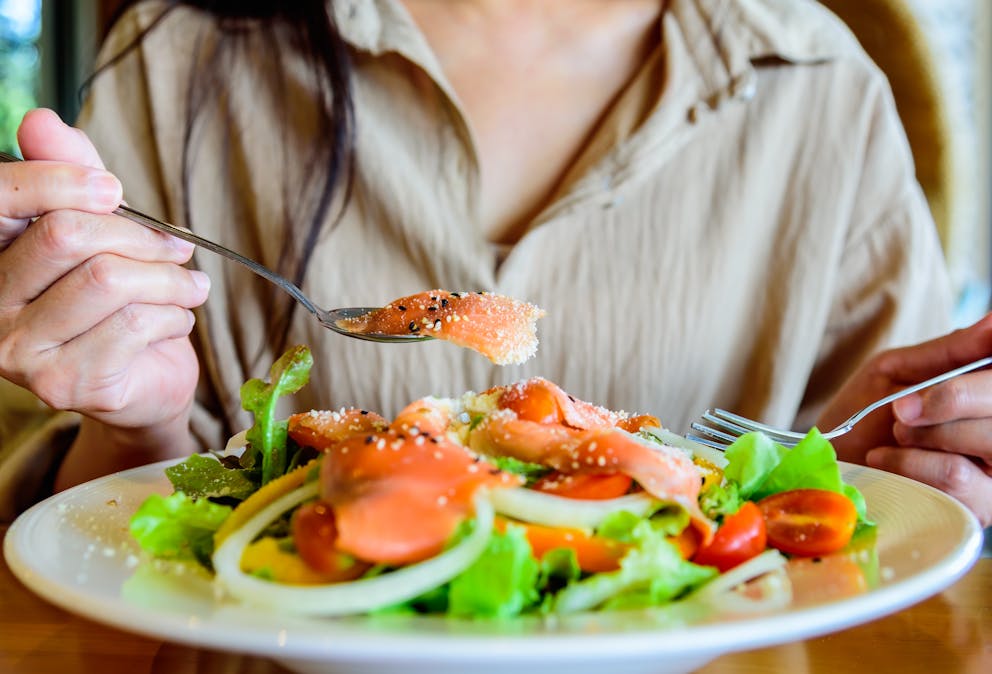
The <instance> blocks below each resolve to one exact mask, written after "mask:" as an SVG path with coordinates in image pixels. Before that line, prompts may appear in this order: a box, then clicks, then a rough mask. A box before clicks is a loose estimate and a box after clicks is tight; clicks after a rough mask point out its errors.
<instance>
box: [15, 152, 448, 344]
mask: <svg viewBox="0 0 992 674" xmlns="http://www.w3.org/2000/svg"><path fill="white" fill-rule="evenodd" d="M19 161H23V160H21V159H20V158H18V157H15V156H14V155H12V154H7V153H6V152H0V162H19ZM114 215H119V216H121V217H124V218H127V219H128V220H131V221H132V222H136V223H138V224H139V225H144V226H145V227H148V228H149V229H154V230H156V231H159V232H164V233H166V234H171V235H172V236H174V237H176V238H178V239H183V240H184V241H189V242H190V243H192V244H195V245H197V246H200V247H201V248H206V249H207V250H209V251H211V252H214V253H217V254H218V255H222V256H224V257H226V258H228V259H230V260H234V261H235V262H239V263H241V264H243V265H244V266H245V267H247V268H248V269H250V270H251V271H253V272H255V273H256V274H258V275H259V276H261V277H262V278H264V279H265V280H267V281H271V282H272V283H274V284H275V285H277V286H279V288H281V289H282V290H284V291H285V292H287V293H288V294H289V295H290V296H291V297H292V298H293V299H294V300H296V301H297V302H299V303H300V305H301V306H302V307H303V308H304V309H306V310H307V311H309V312H310V313H311V314H313V315H314V317H315V318H316V319H317V320H318V321H319V322H320V324H321V325H323V326H324V327H325V328H329V329H331V330H333V331H334V332H336V333H338V334H341V335H345V336H346V337H353V338H355V339H363V340H366V341H369V342H382V343H399V342H421V341H425V340H428V339H433V337H430V336H429V335H422V334H416V335H413V334H404V335H388V334H384V333H378V332H369V333H357V332H351V331H350V330H348V329H346V328H343V327H341V326H340V325H338V321H340V320H343V319H346V318H356V317H358V316H363V315H365V314H367V313H369V312H371V311H375V310H376V309H377V308H378V307H344V308H340V309H322V308H320V307H318V306H317V305H316V304H314V302H313V300H311V299H310V298H309V297H307V295H306V294H304V292H303V291H302V290H300V288H299V287H298V286H297V285H296V284H294V283H293V282H292V281H290V280H289V279H287V278H285V277H283V276H281V275H280V274H277V273H276V272H274V271H272V270H271V269H269V268H268V267H266V266H264V265H262V264H260V263H258V262H255V260H252V259H249V258H247V257H245V256H244V255H241V254H240V253H236V252H234V251H233V250H231V249H229V248H225V247H224V246H222V245H220V244H219V243H214V242H213V241H211V240H209V239H204V238H203V237H202V236H199V235H197V234H194V233H193V232H191V231H189V230H188V229H183V228H181V227H176V226H175V225H171V224H169V223H167V222H162V221H161V220H157V219H156V218H153V217H151V216H150V215H146V214H144V213H142V212H141V211H138V210H135V209H133V208H131V207H129V206H127V205H125V204H121V205H120V206H118V207H117V209H116V210H114Z"/></svg>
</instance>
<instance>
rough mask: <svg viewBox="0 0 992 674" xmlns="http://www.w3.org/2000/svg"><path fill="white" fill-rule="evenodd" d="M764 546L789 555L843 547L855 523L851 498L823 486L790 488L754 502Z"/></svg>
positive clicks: (828, 551) (826, 552)
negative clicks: (761, 523)
mask: <svg viewBox="0 0 992 674" xmlns="http://www.w3.org/2000/svg"><path fill="white" fill-rule="evenodd" d="M758 507H759V508H760V509H761V512H762V515H763V516H764V518H765V526H766V528H767V530H768V545H769V546H771V547H773V548H776V549H778V550H781V551H782V552H785V553H788V554H790V555H798V556H801V557H821V556H823V555H829V554H831V553H834V552H837V551H838V550H841V549H843V548H844V546H846V545H847V544H848V543H849V542H850V540H851V536H852V535H853V534H854V528H855V527H856V526H857V523H858V512H857V510H856V509H855V507H854V503H853V502H852V501H851V499H849V498H847V497H846V496H844V495H843V494H839V493H837V492H834V491H828V490H826V489H793V490H791V491H784V492H781V493H778V494H772V495H771V496H766V497H765V498H763V499H761V501H759V502H758Z"/></svg>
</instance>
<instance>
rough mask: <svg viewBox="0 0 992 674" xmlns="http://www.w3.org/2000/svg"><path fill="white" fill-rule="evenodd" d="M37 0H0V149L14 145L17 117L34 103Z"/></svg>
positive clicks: (36, 77)
mask: <svg viewBox="0 0 992 674" xmlns="http://www.w3.org/2000/svg"><path fill="white" fill-rule="evenodd" d="M40 33H41V0H0V91H2V92H3V96H0V150H3V151H6V152H12V151H14V150H15V149H16V147H17V142H16V132H17V125H18V124H20V121H21V117H23V116H24V113H25V112H27V111H28V110H30V109H31V108H33V107H35V106H37V104H38V100H37V86H36V82H37V80H38V71H39V62H40V59H39V54H38V51H39V50H38V38H39V35H40Z"/></svg>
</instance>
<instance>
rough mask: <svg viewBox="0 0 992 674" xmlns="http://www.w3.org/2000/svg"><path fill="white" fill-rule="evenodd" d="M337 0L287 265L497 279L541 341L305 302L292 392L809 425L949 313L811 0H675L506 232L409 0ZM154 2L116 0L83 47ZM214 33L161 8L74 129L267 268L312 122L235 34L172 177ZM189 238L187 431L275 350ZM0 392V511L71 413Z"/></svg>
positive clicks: (162, 211)
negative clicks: (451, 338) (112, 16)
mask: <svg viewBox="0 0 992 674" xmlns="http://www.w3.org/2000/svg"><path fill="white" fill-rule="evenodd" d="M335 4H336V9H337V15H338V17H339V22H340V28H341V31H342V33H343V35H344V36H345V38H346V40H347V41H348V42H349V43H350V45H351V48H352V51H353V56H354V66H355V73H354V95H355V110H356V118H357V133H356V157H355V175H354V185H353V190H352V193H351V199H350V201H349V202H348V204H347V207H346V210H345V212H344V215H343V217H342V218H341V220H340V222H338V223H337V224H336V225H335V226H333V227H331V226H328V227H326V228H325V229H324V231H323V232H322V234H321V236H320V238H319V240H318V241H317V242H316V245H315V248H314V250H313V262H312V264H311V265H310V268H309V272H308V274H307V276H306V279H305V282H304V289H305V290H306V291H307V292H309V293H311V294H312V296H313V298H314V300H315V301H316V302H317V303H318V304H321V305H324V306H327V307H337V306H351V305H370V304H379V303H384V302H386V301H388V300H391V299H394V298H397V297H401V296H403V295H406V294H410V293H413V292H417V291H420V290H426V289H429V288H435V287H440V288H446V289H449V290H490V291H494V292H499V293H503V294H508V295H511V296H514V297H518V298H520V299H525V300H529V301H531V302H534V303H536V304H538V305H539V306H541V307H542V308H544V309H545V310H546V311H547V317H546V318H544V319H543V320H542V321H541V322H540V323H539V337H540V340H541V344H540V348H539V350H538V354H537V356H536V357H535V358H533V359H531V360H530V361H528V362H527V363H525V364H523V365H521V366H512V367H497V366H494V365H492V364H491V363H490V362H489V361H487V360H486V359H484V358H482V357H481V356H479V355H477V354H475V353H473V352H469V351H465V350H461V349H458V348H456V347H454V346H452V345H450V344H446V343H440V342H435V343H428V344H421V345H416V346H383V345H375V344H370V343H365V342H360V341H357V340H351V339H346V338H342V337H339V336H337V335H335V334H333V333H331V332H328V331H327V330H325V329H324V328H322V327H320V326H319V325H318V324H317V322H316V321H315V320H313V318H312V317H310V316H309V315H308V314H306V312H303V311H300V312H298V313H297V315H296V317H295V322H294V323H293V325H292V329H291V334H290V343H302V344H308V345H310V347H311V348H312V349H313V352H314V358H315V361H316V365H315V367H314V371H313V374H312V378H311V382H310V384H309V386H308V387H307V388H305V389H304V390H303V391H301V392H300V393H299V394H297V395H296V396H295V397H294V399H293V401H292V402H291V405H292V407H293V408H295V409H309V408H327V407H338V406H342V405H356V406H361V407H364V408H369V409H375V410H378V411H380V412H381V413H383V414H385V415H391V414H394V413H395V412H396V411H398V409H399V408H401V407H402V406H403V405H404V404H406V403H407V402H409V401H411V400H413V399H416V398H418V397H421V396H424V395H428V394H437V395H455V394H459V393H461V392H463V391H466V390H476V391H478V390H481V389H485V388H487V387H489V386H492V385H495V384H502V383H508V382H512V381H514V380H517V379H520V378H524V377H529V376H532V375H542V376H544V377H547V378H549V379H551V380H553V381H556V382H558V383H559V384H561V385H562V386H563V387H564V388H565V389H566V390H567V391H569V392H570V393H572V394H574V395H575V396H578V397H580V398H584V399H587V400H591V401H594V402H597V403H600V404H603V405H606V406H609V407H611V408H614V409H623V410H627V411H631V412H634V411H637V412H651V413H654V414H656V415H657V416H659V417H660V418H661V419H662V420H663V422H665V424H666V425H668V426H669V427H671V428H672V429H674V430H676V431H685V430H686V428H687V426H688V424H689V422H690V421H691V420H692V419H693V418H694V417H696V416H697V415H698V414H699V413H701V412H702V411H703V410H705V409H706V408H707V407H710V406H713V405H719V406H721V407H725V408H729V409H732V410H736V411H738V412H741V413H743V414H745V415H750V416H754V417H759V418H761V419H764V420H766V421H769V422H772V423H776V424H785V425H789V424H793V423H796V424H798V425H808V424H810V423H812V421H813V419H814V418H815V415H816V413H817V411H818V409H819V408H820V407H821V405H822V404H823V403H824V402H825V401H826V399H827V398H828V397H829V396H830V395H831V394H832V393H833V392H834V391H835V390H836V389H837V387H838V386H839V385H840V384H841V382H842V381H843V380H844V379H845V378H846V377H847V376H848V375H849V374H850V373H851V372H852V370H853V369H854V368H855V367H856V366H857V364H858V363H860V362H861V361H863V360H864V359H865V358H866V357H867V356H869V355H870V354H872V353H874V352H876V351H878V350H880V349H883V348H886V347H890V346H893V345H897V344H906V343H912V342H916V341H919V340H921V339H924V338H928V337H930V336H933V335H935V334H937V333H940V332H942V331H945V330H946V329H947V328H948V326H949V313H950V311H949V308H950V304H951V299H950V292H949V283H948V280H947V277H946V272H945V269H944V267H943V258H942V255H941V251H940V248H939V243H938V240H937V236H936V233H935V231H934V226H933V222H932V220H931V218H930V215H929V213H928V211H927V207H926V204H925V202H924V198H923V196H922V194H921V191H920V189H919V187H918V185H917V184H916V182H915V180H914V177H913V166H912V160H911V157H910V153H909V149H908V145H907V143H906V139H905V137H904V134H903V131H902V129H901V127H900V124H899V120H898V117H897V115H896V111H895V108H894V106H893V103H892V99H891V96H890V92H889V89H888V86H887V84H886V81H885V79H884V77H883V76H882V75H881V74H880V72H879V71H878V70H877V69H876V68H875V66H874V65H873V64H872V63H871V62H870V61H869V59H868V58H867V57H866V56H865V55H864V53H863V52H862V51H861V49H860V48H859V47H858V45H857V43H856V42H855V40H854V39H853V37H852V36H851V35H850V34H849V33H848V32H847V31H846V29H845V28H844V27H843V26H842V25H841V24H840V23H839V22H838V21H837V20H836V19H835V18H834V17H832V16H831V15H830V14H828V13H827V12H826V11H825V10H824V9H822V8H821V7H820V6H819V5H818V4H816V3H815V2H811V1H806V0H672V1H671V2H670V3H669V9H668V11H667V12H666V13H665V15H664V18H663V19H662V21H661V25H660V26H659V29H660V31H661V34H662V40H661V46H660V47H659V49H658V52H657V53H656V54H655V56H654V58H652V59H651V60H650V61H649V62H648V63H647V64H646V65H645V66H644V68H643V71H642V72H641V73H640V75H638V76H637V78H636V79H635V80H634V81H633V82H632V83H631V84H630V86H629V87H628V88H627V89H626V90H625V92H624V94H623V95H622V97H621V98H620V99H619V100H618V101H617V102H616V104H615V106H614V108H613V109H612V111H611V112H610V114H609V115H608V116H607V117H606V118H605V119H604V120H603V122H602V124H601V126H600V127H599V128H598V129H597V130H596V132H595V133H594V135H593V136H592V137H591V139H590V141H589V143H588V146H587V147H586V148H585V150H584V152H583V153H582V154H581V156H580V157H578V158H577V160H576V162H575V165H574V166H573V167H572V168H571V170H570V171H569V173H568V176H567V179H566V180H565V181H564V183H563V185H562V186H561V188H560V190H559V192H558V193H557V194H555V195H554V196H553V198H552V199H551V200H550V201H549V204H548V205H547V207H546V208H545V209H544V211H543V212H542V213H540V214H539V215H538V216H537V217H536V218H535V219H534V220H533V222H532V223H530V226H529V228H528V229H527V231H526V233H525V234H524V236H523V237H522V238H521V239H520V240H519V241H518V242H517V243H516V244H514V245H512V246H509V247H505V246H500V245H496V244H495V243H493V242H492V241H489V240H487V239H486V237H485V235H484V234H483V233H482V232H481V229H480V226H479V225H478V223H477V219H476V217H475V213H476V208H477V202H478V186H479V180H478V166H477V164H476V162H475V151H474V148H473V136H472V130H471V128H470V127H469V124H468V122H467V121H466V118H465V117H464V115H463V114H462V111H461V109H460V106H459V102H458V100H457V99H456V97H455V96H454V95H453V93H452V90H451V87H450V86H448V84H447V83H446V81H445V77H444V73H442V72H441V71H440V69H439V67H438V64H437V61H436V59H435V57H434V56H433V54H432V53H431V50H430V48H429V46H428V44H427V43H426V41H425V40H424V38H423V36H422V34H421V32H420V31H419V30H418V29H417V27H416V25H415V24H414V23H413V22H412V21H411V19H410V17H409V15H408V14H407V13H406V11H405V10H404V8H403V6H402V5H401V4H400V3H399V2H398V1H397V0H345V1H343V2H337V3H335ZM161 7H162V5H161V4H159V3H156V2H153V3H148V4H143V5H142V6H140V7H139V8H138V9H137V10H134V11H131V12H130V13H129V14H128V15H127V16H126V17H125V19H124V20H123V21H121V22H120V24H119V25H118V26H117V28H116V29H115V31H114V32H113V34H112V35H111V37H110V39H109V42H108V44H107V46H106V48H105V51H104V58H105V59H106V58H108V57H109V56H110V55H113V54H115V53H117V52H119V51H120V50H121V49H122V48H123V47H124V46H125V45H127V44H129V43H130V42H131V41H132V40H133V38H134V36H135V35H137V34H138V33H139V32H140V31H141V30H143V29H144V28H146V27H147V26H149V25H150V24H151V22H152V21H153V19H154V18H155V17H156V16H157V14H158V13H159V12H160V11H161ZM217 36H218V33H217V31H216V28H215V26H214V25H213V23H212V21H211V20H210V19H209V18H207V17H206V16H205V15H203V14H200V13H197V12H195V11H193V10H188V9H181V10H177V11H174V12H172V13H171V14H169V15H168V17H167V18H166V19H165V20H164V21H162V22H161V23H160V24H159V25H158V26H157V27H156V28H154V29H153V30H152V31H151V33H150V34H149V35H148V36H147V37H146V38H145V40H144V41H143V42H142V43H141V44H140V46H138V47H137V49H135V50H134V51H133V52H131V53H130V54H129V55H128V56H126V57H125V58H124V59H123V60H122V61H121V62H119V63H117V64H116V65H114V66H113V67H112V68H111V69H109V70H108V71H106V72H105V73H104V74H102V75H101V76H99V77H98V78H97V79H96V81H95V84H94V86H93V88H92V91H91V95H90V97H89V100H88V101H87V105H86V108H85V110H84V113H83V115H82V119H81V120H80V125H81V126H82V127H83V128H84V129H85V130H86V132H87V133H88V134H90V136H91V138H92V139H93V140H94V142H95V143H96V145H97V147H98V148H99V149H100V151H101V153H102V154H103V157H104V159H105V160H106V163H107V165H108V167H109V168H110V169H111V170H113V171H114V172H116V174H117V175H118V176H120V177H121V178H122V180H123V183H124V185H125V194H126V198H127V199H128V201H129V202H130V203H131V204H132V205H134V206H136V207H138V208H140V209H142V210H145V211H147V212H149V213H152V214H156V215H158V216H160V217H162V218H165V219H168V220H170V221H171V222H173V223H176V224H179V225H184V226H188V227H190V228H192V229H194V230H195V231H197V232H199V233H201V234H203V235H205V236H207V237H210V238H213V239H215V240H217V241H220V242H222V243H224V244H225V245H228V246H230V247H232V248H234V249H236V250H239V251H240V252H242V253H244V254H246V255H248V256H251V257H254V258H256V259H258V260H261V261H263V262H265V263H266V264H269V265H271V266H275V265H276V264H277V263H278V251H279V246H280V244H281V241H282V237H284V236H285V230H284V222H285V214H286V213H287V212H292V209H293V207H294V206H295V205H296V203H297V199H298V198H299V194H298V190H297V189H295V187H296V186H300V185H303V184H305V182H306V179H307V177H308V170H309V169H308V168H307V166H306V165H305V162H302V161H299V158H300V157H305V156H306V153H307V150H308V148H309V147H311V146H312V144H314V143H319V142H321V139H320V138H319V137H316V134H315V132H314V130H313V129H314V123H313V116H312V115H311V114H309V113H308V111H310V110H312V105H313V101H312V98H313V90H314V85H313V82H312V80H311V79H310V77H309V73H308V71H307V69H306V68H305V67H304V65H303V63H302V61H301V60H300V59H299V58H298V57H296V56H294V55H292V54H290V53H289V52H288V51H285V50H284V51H277V50H274V49H273V48H272V47H271V46H268V47H267V46H265V45H264V44H263V43H262V42H261V38H260V37H258V36H252V35H250V34H249V35H247V36H244V39H245V44H244V48H243V49H241V50H239V51H236V52H235V53H234V56H233V57H232V58H231V60H230V62H229V63H227V65H226V66H225V73H226V76H227V77H226V79H225V81H224V82H223V85H224V86H226V87H227V90H226V91H225V92H224V94H223V95H222V96H220V97H219V98H218V104H217V105H215V106H213V107H208V108H207V112H206V113H205V114H206V116H205V119H204V122H203V123H202V124H201V125H200V126H199V127H197V129H196V132H195V133H194V135H193V136H192V143H193V147H194V154H193V172H192V174H191V180H190V181H189V185H190V187H191V189H190V191H189V192H188V193H185V191H184V187H183V181H182V179H181V172H180V157H181V147H182V143H183V133H184V121H185V105H186V91H187V83H188V79H189V72H190V69H191V68H194V67H196V66H195V61H196V58H197V57H196V54H198V53H200V54H202V53H204V51H205V50H209V49H210V48H211V46H212V45H213V44H214V42H215V40H216V39H217ZM274 75H279V77H276V76H274ZM285 115H289V124H288V125H286V124H285V122H284V119H285V118H284V116H285ZM287 166H288V169H287V168H286V167H287ZM287 184H288V185H290V186H293V189H286V185H287ZM184 198H186V199H188V200H189V204H190V209H189V213H190V215H191V217H190V218H189V219H187V217H186V211H185V210H184V208H183V199H184ZM194 263H195V264H196V265H197V266H198V267H199V268H201V269H203V270H205V271H206V272H208V273H209V275H210V277H211V279H212V281H213V288H212V291H211V295H210V299H209V300H208V301H207V303H206V305H205V306H204V307H203V308H202V310H201V311H200V313H199V320H198V323H197V326H196V333H195V341H196V344H197V345H198V348H199V349H200V353H201V363H202V366H203V367H202V382H201V387H200V391H199V402H200V405H199V407H198V408H197V410H196V413H195V415H194V430H195V432H196V433H197V434H198V436H199V437H200V438H202V440H203V443H204V446H205V447H221V446H222V445H223V442H224V439H225V437H226V436H227V434H229V433H232V432H234V431H237V430H239V429H241V428H243V427H245V426H246V425H247V424H248V423H249V418H248V417H247V416H246V413H244V412H243V411H241V409H240V404H239V400H238V389H239V386H240V385H241V383H242V382H243V381H244V380H245V379H247V378H251V377H259V376H264V375H265V373H266V372H267V369H268V366H269V364H270V363H271V362H272V361H273V360H274V359H275V358H276V357H278V355H279V352H278V349H277V345H276V344H275V342H276V337H275V336H274V335H270V334H266V330H265V326H266V320H267V319H268V317H269V316H270V314H271V312H272V311H273V305H272V304H271V298H272V296H271V292H270V288H269V287H268V286H267V284H266V283H265V282H264V281H261V280H259V279H257V278H255V277H253V276H252V275H251V273H250V272H248V271H246V270H245V269H243V268H241V267H240V266H238V265H236V264H234V263H232V262H229V261H227V260H224V259H222V258H220V257H218V256H216V255H214V254H212V253H210V252H207V251H202V250H201V251H198V252H197V253H196V256H195V258H194ZM0 394H2V400H3V403H2V409H0V447H2V450H0V451H2V463H0V514H2V515H3V516H6V517H10V516H11V515H12V514H14V513H15V512H16V511H17V510H18V509H19V508H23V507H24V506H25V505H26V504H27V503H29V502H30V501H31V500H32V499H34V498H36V497H37V495H38V493H39V490H43V489H44V479H45V476H46V475H50V474H51V467H52V466H53V465H55V464H56V462H57V461H58V458H59V457H60V456H61V454H60V452H61V451H63V449H64V446H65V442H66V438H67V437H71V429H72V427H73V424H74V423H75V420H74V419H73V417H72V415H69V414H65V413H63V414H62V415H57V416H52V415H51V414H50V413H49V412H48V411H46V410H45V409H44V408H43V406H41V405H40V404H39V403H37V402H36V401H33V400H32V399H31V398H30V397H26V396H24V395H23V392H21V393H16V392H15V391H14V390H12V387H10V386H8V387H7V388H6V389H3V390H2V392H0Z"/></svg>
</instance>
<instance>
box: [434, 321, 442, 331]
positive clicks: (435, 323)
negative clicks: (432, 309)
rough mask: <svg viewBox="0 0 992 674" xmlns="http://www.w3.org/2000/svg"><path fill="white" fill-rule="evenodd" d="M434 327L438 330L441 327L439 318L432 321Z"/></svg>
mask: <svg viewBox="0 0 992 674" xmlns="http://www.w3.org/2000/svg"><path fill="white" fill-rule="evenodd" d="M434 329H435V330H440V329H441V321H440V320H437V321H434Z"/></svg>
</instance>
